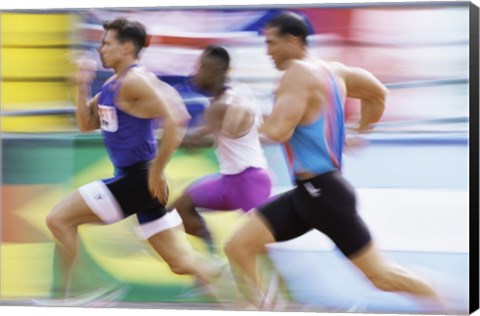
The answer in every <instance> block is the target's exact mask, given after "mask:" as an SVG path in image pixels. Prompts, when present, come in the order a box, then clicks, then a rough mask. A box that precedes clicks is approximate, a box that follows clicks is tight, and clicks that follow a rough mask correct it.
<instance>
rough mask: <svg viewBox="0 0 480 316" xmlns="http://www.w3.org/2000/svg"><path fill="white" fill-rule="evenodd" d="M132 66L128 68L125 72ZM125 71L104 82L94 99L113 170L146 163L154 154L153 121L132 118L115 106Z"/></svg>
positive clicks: (155, 152)
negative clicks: (97, 96) (96, 101)
mask: <svg viewBox="0 0 480 316" xmlns="http://www.w3.org/2000/svg"><path fill="white" fill-rule="evenodd" d="M136 66H137V65H135V64H134V65H131V66H130V68H129V69H128V70H127V71H126V72H128V71H129V70H130V69H131V68H133V67H136ZM126 72H125V73H124V74H123V75H121V76H119V77H117V78H115V79H113V80H111V81H109V82H107V83H106V84H105V85H104V86H103V87H102V91H101V93H100V95H99V99H98V114H99V118H100V128H101V130H102V135H103V139H104V142H105V146H106V148H107V152H108V155H109V157H110V160H111V161H112V163H113V165H114V166H115V167H116V168H124V167H129V166H132V165H134V164H136V163H139V162H144V161H150V160H152V159H153V158H155V156H156V155H157V141H156V138H155V120H154V119H144V118H137V117H134V116H132V115H130V114H128V113H125V112H124V111H122V110H121V109H120V108H119V107H118V105H117V104H116V98H117V95H118V92H119V90H120V87H121V85H122V82H123V79H124V77H125V74H126Z"/></svg>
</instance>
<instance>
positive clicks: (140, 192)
mask: <svg viewBox="0 0 480 316" xmlns="http://www.w3.org/2000/svg"><path fill="white" fill-rule="evenodd" d="M149 166H150V163H149V162H140V163H137V164H135V165H133V166H130V167H126V168H119V169H117V170H116V174H117V176H116V177H114V178H111V179H106V180H103V182H104V183H105V184H106V186H107V187H108V189H109V190H110V192H111V193H112V194H113V196H114V197H115V199H116V201H117V202H118V204H119V206H120V208H121V210H122V212H123V213H124V216H125V217H128V216H130V215H133V214H136V215H137V218H138V221H139V223H140V224H143V223H147V222H151V221H153V220H156V219H158V218H160V217H162V216H163V215H165V214H166V209H165V205H163V204H161V203H160V201H158V199H157V198H155V197H153V196H152V195H151V193H150V190H149V189H148V168H149Z"/></svg>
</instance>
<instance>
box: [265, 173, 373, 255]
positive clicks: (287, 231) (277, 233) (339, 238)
mask: <svg viewBox="0 0 480 316" xmlns="http://www.w3.org/2000/svg"><path fill="white" fill-rule="evenodd" d="M258 210H259V212H260V214H262V215H263V217H264V218H265V219H266V221H267V222H268V224H269V225H270V228H271V230H272V233H273V235H274V237H275V239H276V241H286V240H290V239H293V238H295V237H298V236H301V235H303V234H305V233H307V232H308V231H310V230H312V229H317V230H319V231H321V232H322V233H324V234H325V235H327V236H328V237H329V238H330V239H331V240H332V241H333V242H334V243H335V244H336V246H337V247H338V248H339V249H340V251H342V252H343V254H344V255H345V256H347V257H349V256H351V255H352V254H354V253H355V252H357V251H358V250H360V249H362V248H363V247H364V246H366V245H367V244H368V243H369V242H370V240H371V235H370V232H369V230H368V228H367V226H366V225H365V223H364V221H363V220H362V218H361V217H360V216H359V215H358V213H357V210H356V197H355V192H354V189H353V187H352V186H351V185H350V184H349V183H348V182H347V181H346V180H345V179H344V178H343V177H342V175H341V174H340V172H338V171H332V172H327V173H324V174H322V175H319V176H317V177H315V178H313V179H309V180H306V181H297V187H296V188H295V189H293V190H291V191H288V192H286V193H283V194H281V195H279V196H278V197H276V198H275V199H274V200H272V201H271V202H269V203H267V204H264V205H262V206H260V207H258Z"/></svg>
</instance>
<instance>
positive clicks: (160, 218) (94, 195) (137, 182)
mask: <svg viewBox="0 0 480 316" xmlns="http://www.w3.org/2000/svg"><path fill="white" fill-rule="evenodd" d="M148 167H149V163H148V162H141V163H138V164H135V165H133V166H131V167H126V168H121V169H118V170H117V174H118V175H117V176H115V177H113V178H109V179H104V180H99V181H93V182H90V183H88V184H85V185H83V186H82V187H80V188H79V192H80V194H81V196H82V197H83V199H84V200H85V202H86V203H87V205H88V206H89V207H90V209H91V210H92V211H93V212H94V213H95V214H96V215H97V216H98V217H99V218H100V219H101V220H102V221H103V222H104V223H107V224H111V223H115V222H118V221H120V220H122V219H124V218H126V217H128V216H131V215H133V214H136V216H137V218H138V222H139V223H140V228H141V230H142V233H143V235H144V237H145V238H146V239H148V238H150V237H151V236H153V235H155V234H157V233H159V232H161V231H164V230H167V229H169V228H172V227H175V226H178V225H180V224H181V223H182V220H181V218H180V216H179V215H178V213H177V212H176V211H172V212H167V211H166V209H165V205H162V204H161V203H160V201H158V200H157V199H156V198H155V197H153V196H152V195H151V194H150V191H149V189H148Z"/></svg>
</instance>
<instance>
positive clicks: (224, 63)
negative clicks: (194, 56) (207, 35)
mask: <svg viewBox="0 0 480 316" xmlns="http://www.w3.org/2000/svg"><path fill="white" fill-rule="evenodd" d="M203 54H205V56H208V57H214V58H217V59H218V60H219V61H220V62H221V67H222V69H223V70H224V71H227V70H228V68H229V67H230V54H229V53H228V51H227V50H226V49H225V48H223V47H221V46H218V45H208V46H207V47H206V48H205V49H204V50H203Z"/></svg>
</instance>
